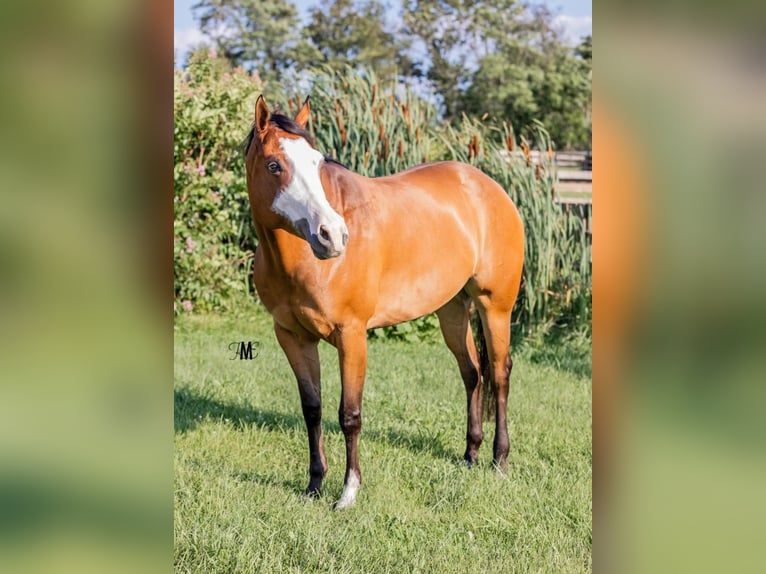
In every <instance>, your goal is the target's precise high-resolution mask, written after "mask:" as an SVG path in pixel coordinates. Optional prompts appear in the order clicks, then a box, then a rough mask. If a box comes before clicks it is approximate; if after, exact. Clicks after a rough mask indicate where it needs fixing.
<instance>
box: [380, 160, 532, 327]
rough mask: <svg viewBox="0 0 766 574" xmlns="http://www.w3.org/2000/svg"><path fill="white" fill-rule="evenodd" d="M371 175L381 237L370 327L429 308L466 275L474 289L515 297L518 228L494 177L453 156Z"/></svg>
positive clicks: (519, 259) (519, 252) (520, 234)
mask: <svg viewBox="0 0 766 574" xmlns="http://www.w3.org/2000/svg"><path fill="white" fill-rule="evenodd" d="M370 181H374V182H375V186H376V188H377V189H376V193H375V195H376V196H377V197H376V200H375V202H374V204H375V208H376V218H377V219H378V221H379V224H380V227H381V236H382V237H385V238H386V247H385V253H384V254H383V258H382V260H381V275H380V282H379V294H378V295H379V300H378V303H377V305H376V312H375V314H374V315H375V316H374V317H373V320H372V321H371V326H373V325H374V326H379V325H382V324H392V323H396V322H399V321H404V320H408V319H412V318H414V317H417V316H419V315H423V314H426V313H430V312H432V311H434V310H436V309H438V308H439V307H441V306H442V305H443V304H445V303H446V302H447V301H448V300H449V299H450V298H452V297H454V296H455V295H456V294H457V293H458V292H459V291H460V290H461V289H463V288H464V287H465V286H466V285H467V284H468V283H469V282H473V284H475V285H476V286H477V288H478V289H479V290H489V291H508V292H509V298H511V297H512V298H513V299H515V296H516V290H515V289H513V287H512V286H513V282H514V281H515V282H516V284H517V285H518V278H519V276H520V269H521V262H522V261H523V231H522V227H521V220H520V217H519V214H518V211H517V210H516V207H515V206H514V204H513V202H512V201H511V200H510V198H509V197H508V195H507V194H506V193H505V191H503V189H502V187H500V185H499V184H497V183H496V182H495V181H494V180H492V179H491V178H490V177H488V176H487V175H485V174H484V173H482V172H481V171H479V170H478V169H476V168H474V167H472V166H470V165H466V164H461V163H457V162H438V163H432V164H424V165H420V166H416V167H414V168H411V169H409V170H407V171H405V172H401V173H399V174H396V175H393V176H389V177H384V178H378V179H376V180H370ZM504 274H505V275H508V277H505V276H504ZM511 292H512V293H511ZM511 304H512V303H511Z"/></svg>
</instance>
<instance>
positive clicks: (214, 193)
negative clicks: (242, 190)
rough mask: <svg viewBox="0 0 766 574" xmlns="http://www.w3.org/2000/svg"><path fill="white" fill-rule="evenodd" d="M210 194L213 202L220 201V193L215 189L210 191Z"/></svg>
mask: <svg viewBox="0 0 766 574" xmlns="http://www.w3.org/2000/svg"><path fill="white" fill-rule="evenodd" d="M210 195H211V196H212V198H213V203H218V202H220V201H221V194H220V193H218V192H217V191H211V192H210Z"/></svg>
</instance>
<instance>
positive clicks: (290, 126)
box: [242, 113, 348, 169]
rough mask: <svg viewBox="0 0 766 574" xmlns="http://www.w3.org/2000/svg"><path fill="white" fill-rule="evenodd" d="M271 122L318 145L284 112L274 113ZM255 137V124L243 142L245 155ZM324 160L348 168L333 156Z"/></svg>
mask: <svg viewBox="0 0 766 574" xmlns="http://www.w3.org/2000/svg"><path fill="white" fill-rule="evenodd" d="M269 123H270V124H272V125H274V126H276V127H278V128H279V129H280V130H282V131H285V132H287V133H288V134H293V135H295V136H299V137H302V138H303V139H305V140H306V141H307V142H309V145H310V146H311V147H316V146H315V145H314V138H312V137H311V134H310V133H309V132H307V131H306V130H305V129H304V128H302V127H301V126H300V125H298V124H297V123H296V122H295V120H292V119H290V118H288V117H287V116H284V115H282V114H279V113H274V114H271V117H270V118H269ZM253 139H255V125H253V127H251V128H250V133H248V134H247V137H246V138H245V141H244V142H242V151H243V152H244V154H245V156H247V152H248V151H250V146H251V145H252V144H253ZM324 160H325V161H326V162H328V163H334V164H335V165H339V166H341V167H342V168H345V169H348V168H347V167H346V166H345V165H343V164H342V163H340V162H339V161H338V160H337V159H335V158H333V157H329V156H324Z"/></svg>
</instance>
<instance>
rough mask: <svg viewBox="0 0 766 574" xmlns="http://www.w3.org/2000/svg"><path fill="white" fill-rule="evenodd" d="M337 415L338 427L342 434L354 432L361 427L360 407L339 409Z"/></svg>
mask: <svg viewBox="0 0 766 574" xmlns="http://www.w3.org/2000/svg"><path fill="white" fill-rule="evenodd" d="M339 415H340V416H339V419H340V428H341V430H342V431H343V433H344V434H349V433H356V432H359V430H360V429H361V428H362V411H361V410H360V409H358V408H356V409H346V410H344V409H341V411H340V413H339Z"/></svg>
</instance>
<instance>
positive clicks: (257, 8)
mask: <svg viewBox="0 0 766 574" xmlns="http://www.w3.org/2000/svg"><path fill="white" fill-rule="evenodd" d="M193 10H194V11H195V14H196V16H197V19H198V21H199V24H200V29H201V30H202V31H203V32H205V33H206V34H207V35H208V36H209V37H210V38H211V39H212V40H213V42H214V43H215V45H216V48H217V49H218V50H219V51H220V52H221V55H222V56H223V57H225V58H226V59H228V60H229V61H230V62H231V63H232V64H233V65H235V66H244V67H245V68H247V69H248V70H250V71H255V72H257V73H258V75H259V77H260V78H261V79H262V80H263V81H265V82H274V81H279V80H281V75H282V74H284V73H285V72H287V71H288V70H290V69H291V66H292V65H293V64H294V63H295V62H301V61H309V60H310V59H312V57H313V56H314V55H315V52H313V51H312V50H311V49H310V47H309V46H307V45H306V42H305V40H303V38H302V37H301V33H300V25H299V22H300V20H299V18H298V10H297V8H296V7H295V5H294V4H293V3H292V2H289V1H288V0H235V1H232V0H199V2H197V4H195V5H194V7H193Z"/></svg>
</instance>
